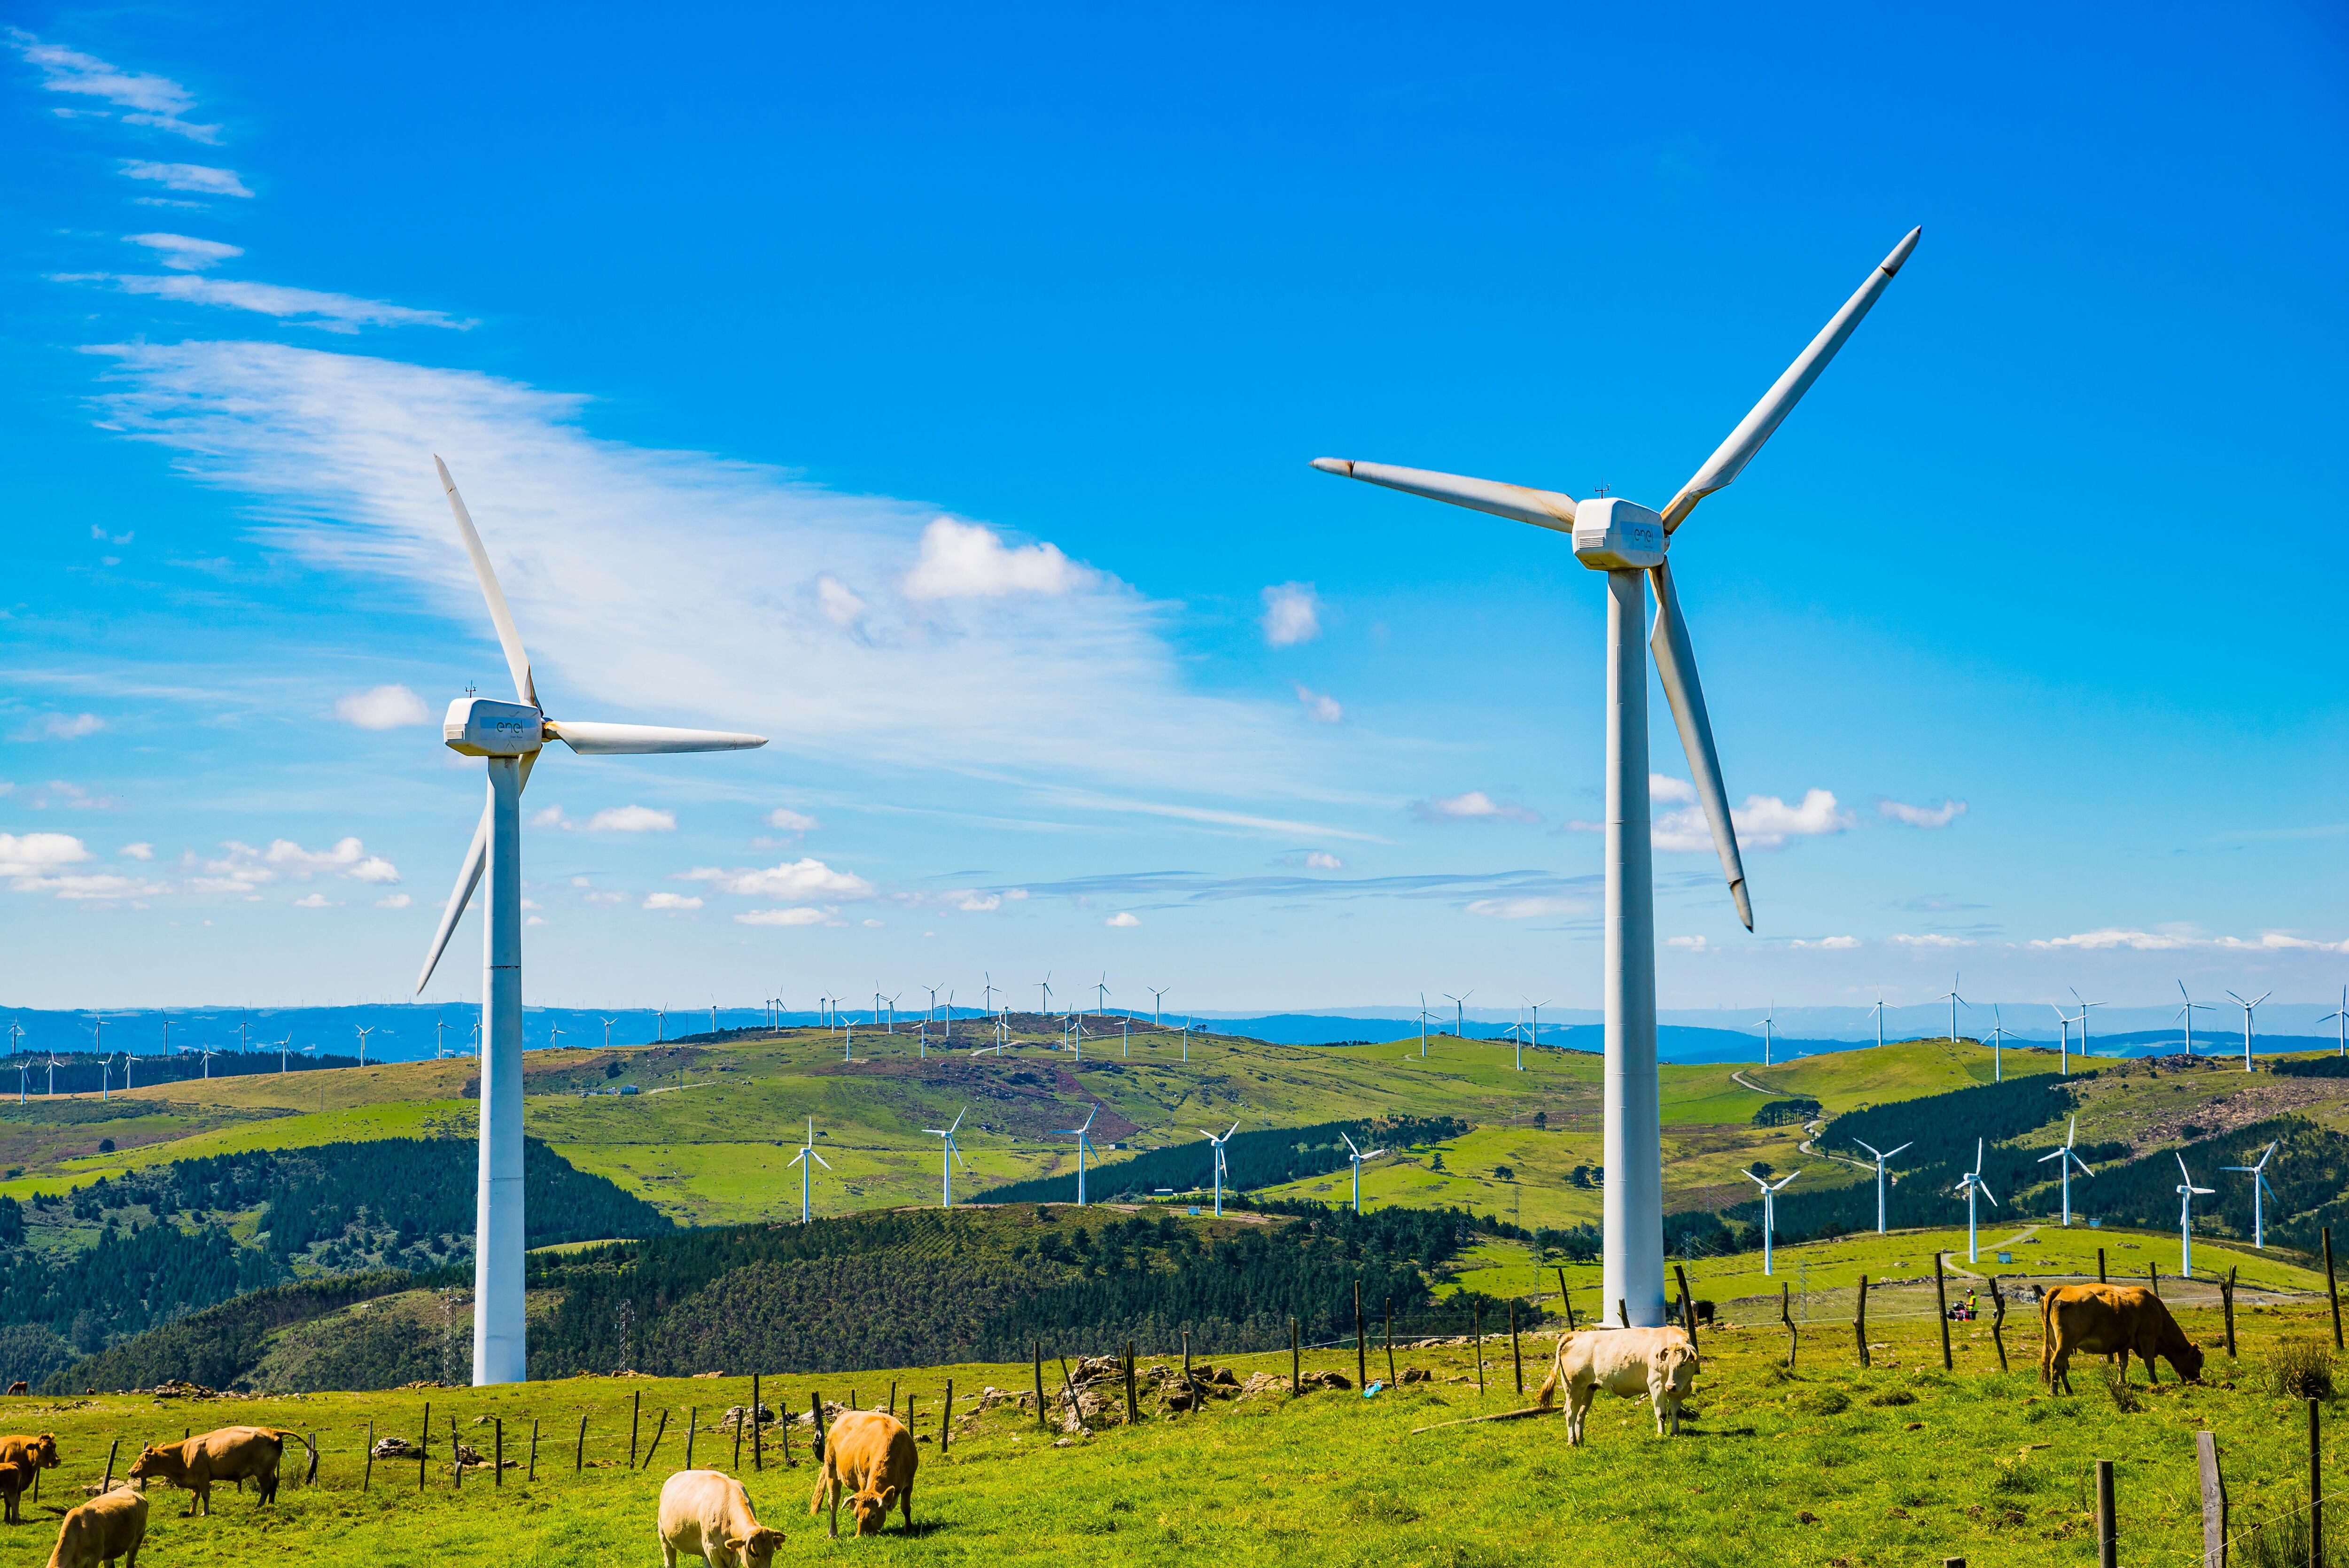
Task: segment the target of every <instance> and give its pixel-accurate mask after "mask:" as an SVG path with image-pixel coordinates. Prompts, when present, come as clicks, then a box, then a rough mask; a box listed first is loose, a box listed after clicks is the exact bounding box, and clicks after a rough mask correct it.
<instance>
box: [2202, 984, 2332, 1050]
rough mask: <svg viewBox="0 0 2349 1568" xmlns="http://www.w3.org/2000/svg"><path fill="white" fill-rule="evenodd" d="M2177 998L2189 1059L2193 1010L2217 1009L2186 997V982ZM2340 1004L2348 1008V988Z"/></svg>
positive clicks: (2321, 1021) (2321, 1020)
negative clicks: (2184, 1028)
mask: <svg viewBox="0 0 2349 1568" xmlns="http://www.w3.org/2000/svg"><path fill="white" fill-rule="evenodd" d="M2178 998H2179V999H2180V1000H2181V1001H2183V1002H2184V1003H2185V1006H2182V1007H2180V1008H2178V1017H2180V1018H2183V1019H2185V1020H2186V1054H2187V1055H2188V1056H2189V1057H2190V1056H2192V1055H2193V1054H2194V1009H2195V1008H2197V1007H2199V1008H2201V1009H2202V1010H2203V1011H2204V1012H2206V1013H2215V1012H2217V1011H2218V1010H2219V1009H2218V1007H2217V1006H2216V1005H2215V1004H2213V1003H2209V1002H2197V1001H2196V1000H2195V999H2194V998H2193V997H2192V996H2189V995H2187V992H2186V982H2185V981H2183V980H2180V981H2179V982H2178ZM2341 1002H2342V1005H2343V1006H2349V986H2344V987H2343V989H2342V994H2341ZM2317 1022H2319V1023H2323V1019H2321V1018H2320V1019H2318V1020H2317ZM2344 1045H2349V1042H2344ZM2343 1054H2344V1056H2349V1049H2344V1052H2343Z"/></svg>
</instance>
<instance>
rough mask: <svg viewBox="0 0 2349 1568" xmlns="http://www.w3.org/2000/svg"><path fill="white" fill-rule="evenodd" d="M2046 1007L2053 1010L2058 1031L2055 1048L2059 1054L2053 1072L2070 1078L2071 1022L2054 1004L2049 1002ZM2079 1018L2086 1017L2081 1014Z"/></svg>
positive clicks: (2062, 1010)
mask: <svg viewBox="0 0 2349 1568" xmlns="http://www.w3.org/2000/svg"><path fill="white" fill-rule="evenodd" d="M2047 1006H2049V1007H2050V1008H2053V1009H2054V1014H2055V1024H2056V1027H2057V1029H2058V1030H2059V1031H2060V1033H2059V1034H2058V1036H2057V1039H2056V1046H2055V1048H2056V1051H2057V1052H2058V1053H2059V1054H2058V1055H2057V1057H2056V1058H2055V1070H2056V1072H2057V1073H2058V1074H2059V1075H2061V1076H2062V1077H2064V1078H2070V1077H2071V1076H2072V1020H2071V1019H2069V1018H2067V1017H2065V1016H2064V1009H2063V1008H2061V1007H2058V1006H2055V1004H2054V1003H2053V1002H2050V1003H2048V1004H2047ZM2080 1016H2081V1017H2082V1019H2084V1020H2085V1018H2086V1017H2087V1015H2086V1014H2085V1013H2083V1014H2081V1015H2080Z"/></svg>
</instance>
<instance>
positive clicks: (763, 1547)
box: [726, 1524, 783, 1568]
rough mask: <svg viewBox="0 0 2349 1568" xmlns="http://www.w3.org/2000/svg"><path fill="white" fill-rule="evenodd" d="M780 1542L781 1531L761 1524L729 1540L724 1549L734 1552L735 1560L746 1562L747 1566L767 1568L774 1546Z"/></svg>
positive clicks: (781, 1540) (773, 1555) (777, 1545)
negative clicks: (747, 1533) (746, 1533)
mask: <svg viewBox="0 0 2349 1568" xmlns="http://www.w3.org/2000/svg"><path fill="white" fill-rule="evenodd" d="M782 1543H783V1532H781V1531H780V1530H770V1529H768V1528H767V1527H766V1526H765V1525H763V1524H762V1525H761V1526H759V1528H758V1529H756V1530H754V1531H752V1532H750V1534H749V1535H746V1536H737V1537H735V1538H734V1539H733V1540H731V1541H729V1542H727V1543H726V1549H727V1550H728V1551H730V1552H731V1553H734V1561H735V1562H737V1563H743V1564H746V1565H747V1568H768V1564H769V1563H772V1562H773V1561H774V1557H775V1550H776V1548H778V1547H780V1546H781V1545H782Z"/></svg>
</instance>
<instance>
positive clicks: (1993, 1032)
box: [1990, 1002, 2014, 1083]
mask: <svg viewBox="0 0 2349 1568" xmlns="http://www.w3.org/2000/svg"><path fill="white" fill-rule="evenodd" d="M2013 1033H2014V1031H2013V1029H2010V1028H2008V1027H2007V1026H2006V1020H2005V1019H2003V1018H2002V1017H2000V1016H1998V1004H1997V1003H1995V1002H1993V1003H1992V1004H1991V1006H1990V1077H1991V1082H1992V1083H2004V1082H2005V1081H2006V1037H2007V1036H2009V1035H2011V1034H2013Z"/></svg>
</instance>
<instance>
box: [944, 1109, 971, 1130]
mask: <svg viewBox="0 0 2349 1568" xmlns="http://www.w3.org/2000/svg"><path fill="white" fill-rule="evenodd" d="M969 1114H970V1107H968V1106H964V1107H963V1108H962V1109H960V1110H957V1111H956V1112H955V1119H954V1126H952V1127H949V1128H947V1135H948V1136H949V1137H951V1136H952V1135H953V1134H955V1133H956V1132H958V1131H960V1130H961V1129H962V1119H963V1118H964V1117H966V1116H968V1115H969Z"/></svg>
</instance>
